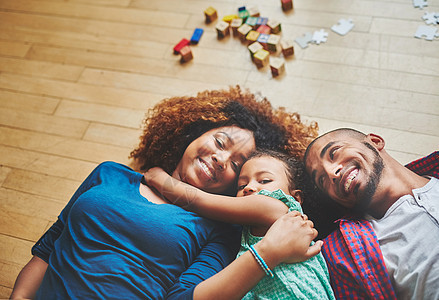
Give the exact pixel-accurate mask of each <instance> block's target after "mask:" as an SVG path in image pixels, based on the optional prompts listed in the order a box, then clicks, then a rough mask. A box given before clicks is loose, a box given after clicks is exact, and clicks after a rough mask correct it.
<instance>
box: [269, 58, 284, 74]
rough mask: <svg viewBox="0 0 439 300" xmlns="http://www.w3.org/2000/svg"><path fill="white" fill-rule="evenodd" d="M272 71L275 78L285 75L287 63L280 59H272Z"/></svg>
mask: <svg viewBox="0 0 439 300" xmlns="http://www.w3.org/2000/svg"><path fill="white" fill-rule="evenodd" d="M270 69H271V74H272V75H273V77H277V76H279V75H281V74H283V73H285V61H284V60H283V59H282V58H279V57H270Z"/></svg>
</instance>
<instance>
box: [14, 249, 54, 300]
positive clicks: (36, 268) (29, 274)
mask: <svg viewBox="0 0 439 300" xmlns="http://www.w3.org/2000/svg"><path fill="white" fill-rule="evenodd" d="M46 269H47V263H46V262H45V261H44V260H42V259H41V258H39V257H38V256H34V257H32V259H31V260H30V261H29V262H28V263H27V264H26V266H24V268H23V269H22V270H21V272H20V274H18V277H17V280H15V284H14V289H13V290H12V294H11V297H10V298H11V299H33V298H34V297H35V294H36V292H37V290H38V288H39V287H40V284H41V282H42V281H43V277H44V274H45V273H46Z"/></svg>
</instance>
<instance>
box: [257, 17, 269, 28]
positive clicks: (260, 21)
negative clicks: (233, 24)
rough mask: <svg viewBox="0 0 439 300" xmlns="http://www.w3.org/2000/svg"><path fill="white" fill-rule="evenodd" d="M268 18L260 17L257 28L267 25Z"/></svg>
mask: <svg viewBox="0 0 439 300" xmlns="http://www.w3.org/2000/svg"><path fill="white" fill-rule="evenodd" d="M267 22H268V18H263V17H258V20H257V21H256V27H259V26H261V25H267Z"/></svg>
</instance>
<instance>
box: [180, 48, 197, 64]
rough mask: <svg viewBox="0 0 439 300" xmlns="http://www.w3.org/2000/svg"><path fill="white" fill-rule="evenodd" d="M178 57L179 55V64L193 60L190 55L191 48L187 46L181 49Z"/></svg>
mask: <svg viewBox="0 0 439 300" xmlns="http://www.w3.org/2000/svg"><path fill="white" fill-rule="evenodd" d="M180 55H181V58H180V62H182V63H185V62H187V61H190V60H191V59H192V58H194V57H193V55H192V50H191V47H189V46H184V47H183V48H181V50H180Z"/></svg>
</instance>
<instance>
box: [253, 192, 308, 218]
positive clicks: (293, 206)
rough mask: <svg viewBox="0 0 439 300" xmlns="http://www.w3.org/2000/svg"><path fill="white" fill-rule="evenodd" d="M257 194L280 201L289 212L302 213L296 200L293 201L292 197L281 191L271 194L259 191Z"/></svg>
mask: <svg viewBox="0 0 439 300" xmlns="http://www.w3.org/2000/svg"><path fill="white" fill-rule="evenodd" d="M258 194H259V195H264V196H268V197H271V198H275V199H277V200H280V201H282V202H283V203H284V204H285V205H286V206H288V208H289V211H292V210H297V211H300V212H302V207H301V206H300V203H299V202H298V201H297V200H296V199H294V197H293V196H291V195H288V194H286V193H285V192H284V191H282V190H281V189H278V190H275V191H272V192H270V191H267V190H261V191H259V192H258Z"/></svg>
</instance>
